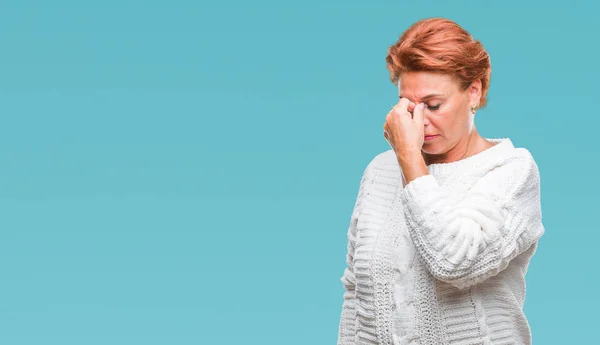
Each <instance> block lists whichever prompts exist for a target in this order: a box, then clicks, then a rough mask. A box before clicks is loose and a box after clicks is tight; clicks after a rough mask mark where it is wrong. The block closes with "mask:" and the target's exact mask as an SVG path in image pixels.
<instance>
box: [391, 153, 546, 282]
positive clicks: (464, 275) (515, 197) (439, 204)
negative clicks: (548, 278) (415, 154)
mask: <svg viewBox="0 0 600 345" xmlns="http://www.w3.org/2000/svg"><path fill="white" fill-rule="evenodd" d="M400 197H401V198H402V201H403V202H404V205H405V207H404V214H405V219H406V224H407V227H408V231H409V233H410V235H411V238H412V240H413V242H414V244H415V247H416V248H417V251H418V252H419V254H420V255H421V257H422V258H423V259H424V262H425V264H426V266H427V269H428V270H429V272H430V273H431V274H432V275H433V276H435V277H436V278H437V279H439V280H442V281H445V282H447V283H450V284H452V285H454V286H456V287H458V288H460V289H462V288H465V287H469V286H471V285H474V284H477V283H479V282H481V281H483V280H485V279H487V278H489V277H491V276H494V275H496V274H498V273H499V272H500V271H502V270H503V269H505V268H506V267H507V266H508V264H509V262H510V260H512V259H513V258H514V257H515V256H517V255H519V254H521V253H522V252H524V251H525V250H527V249H528V248H530V246H531V245H533V244H535V243H536V242H537V240H538V239H539V238H540V237H541V236H542V234H543V233H544V227H543V225H542V221H541V220H542V219H541V218H542V213H541V202H540V177H539V171H538V168H537V165H536V163H535V161H534V160H533V158H532V157H531V156H530V155H526V156H524V157H518V158H515V159H512V160H511V161H509V162H507V163H505V164H504V165H502V166H498V167H496V168H495V169H493V170H491V171H490V172H488V173H487V174H486V175H485V176H483V177H482V178H481V179H480V180H479V181H478V182H477V184H475V186H473V188H471V189H470V190H469V191H468V192H466V194H465V195H463V196H462V197H461V198H460V199H457V198H456V196H455V195H450V194H449V193H448V191H446V190H445V189H442V188H441V187H440V185H439V184H438V183H437V181H436V180H435V178H434V177H433V176H431V175H422V176H419V177H417V178H415V179H414V180H412V181H410V182H409V183H408V184H407V185H406V187H405V188H404V189H403V190H402V192H401V193H400ZM453 197H454V198H453Z"/></svg>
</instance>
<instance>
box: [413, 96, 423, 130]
mask: <svg viewBox="0 0 600 345" xmlns="http://www.w3.org/2000/svg"><path fill="white" fill-rule="evenodd" d="M424 108H425V103H423V102H421V103H419V104H418V105H417V106H415V110H414V111H413V120H414V121H415V124H416V125H417V128H422V127H423V123H424V120H423V109H424Z"/></svg>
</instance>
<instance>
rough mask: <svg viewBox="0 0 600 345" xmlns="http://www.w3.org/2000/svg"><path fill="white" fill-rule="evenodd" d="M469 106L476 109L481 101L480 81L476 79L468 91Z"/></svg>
mask: <svg viewBox="0 0 600 345" xmlns="http://www.w3.org/2000/svg"><path fill="white" fill-rule="evenodd" d="M468 94H469V105H470V106H472V107H477V106H478V105H479V101H480V100H481V79H477V80H475V81H474V82H472V83H471V85H470V86H469V89H468Z"/></svg>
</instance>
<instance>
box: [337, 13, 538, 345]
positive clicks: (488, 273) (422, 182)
mask: <svg viewBox="0 0 600 345" xmlns="http://www.w3.org/2000/svg"><path fill="white" fill-rule="evenodd" d="M386 61H387V67H388V69H389V71H390V73H391V80H392V81H393V82H394V83H395V84H397V86H398V95H399V98H400V99H399V102H398V104H396V105H395V106H394V107H393V108H392V110H391V111H390V113H389V114H388V115H387V118H386V121H385V124H384V137H385V138H386V140H388V143H389V144H390V146H391V147H392V149H391V150H388V151H385V152H383V153H380V154H378V155H377V156H376V157H375V158H374V159H373V160H372V161H371V162H370V163H369V164H368V166H367V167H366V169H365V171H364V175H363V176H362V180H361V182H360V188H359V193H358V197H357V200H356V203H355V206H354V210H353V212H352V216H351V222H350V228H349V230H348V254H347V257H346V259H347V260H346V262H347V265H348V266H347V268H346V269H345V270H344V274H343V276H342V278H341V280H342V282H343V284H344V288H345V293H344V301H343V305H342V313H341V320H340V324H339V336H338V344H340V345H341V344H395V345H398V344H420V345H424V344H435V345H440V344H519V345H523V344H531V332H530V327H529V324H528V321H527V319H526V317H525V315H524V313H523V302H524V300H525V274H526V272H527V268H528V265H529V262H530V259H531V257H532V256H533V254H534V252H535V251H536V248H537V242H538V239H539V238H540V237H541V236H542V235H543V233H544V227H543V225H542V220H541V202H540V178H539V171H538V168H537V164H536V163H535V161H534V159H533V158H532V156H531V154H530V152H529V151H528V150H526V149H524V148H515V146H513V144H512V142H511V140H510V139H508V138H499V139H486V138H484V137H482V136H481V135H480V134H479V133H478V132H477V129H476V128H475V124H474V117H475V111H476V109H479V108H482V107H483V106H484V105H485V103H486V94H487V90H488V87H489V83H490V73H491V67H490V58H489V56H488V54H487V52H486V51H485V49H484V48H483V46H482V45H481V43H480V42H479V41H476V40H474V39H473V38H472V36H471V35H470V34H469V33H468V32H466V31H465V30H464V29H462V28H461V27H460V26H459V25H458V24H456V23H454V22H452V21H450V20H447V19H443V18H430V19H425V20H421V21H419V22H417V23H415V24H413V25H412V26H411V27H410V28H409V29H408V30H407V31H406V32H405V33H403V34H402V36H401V37H400V39H399V40H398V42H397V43H396V44H394V45H393V46H392V47H391V48H390V49H389V53H388V56H387V57H386ZM400 181H402V183H401V182H400Z"/></svg>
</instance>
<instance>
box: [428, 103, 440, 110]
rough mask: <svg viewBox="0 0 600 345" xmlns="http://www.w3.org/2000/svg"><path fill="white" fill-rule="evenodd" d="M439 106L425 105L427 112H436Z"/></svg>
mask: <svg viewBox="0 0 600 345" xmlns="http://www.w3.org/2000/svg"><path fill="white" fill-rule="evenodd" d="M440 105H441V104H438V105H435V106H431V105H427V108H428V109H429V110H438V109H439V108H440Z"/></svg>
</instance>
